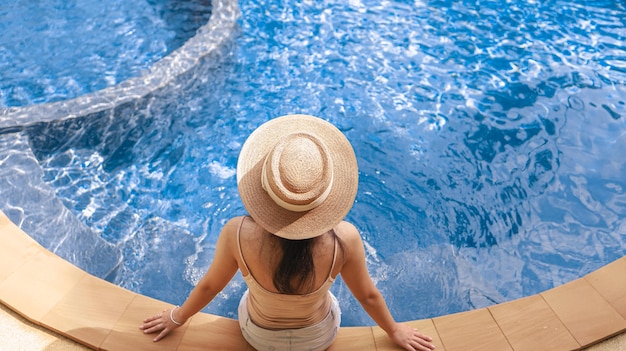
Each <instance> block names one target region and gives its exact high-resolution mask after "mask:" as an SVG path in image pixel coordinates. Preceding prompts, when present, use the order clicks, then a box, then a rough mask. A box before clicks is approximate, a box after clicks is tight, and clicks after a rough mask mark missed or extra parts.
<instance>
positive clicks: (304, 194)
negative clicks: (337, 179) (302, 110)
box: [263, 133, 333, 212]
mask: <svg viewBox="0 0 626 351" xmlns="http://www.w3.org/2000/svg"><path fill="white" fill-rule="evenodd" d="M263 173H264V175H263V186H264V188H265V190H266V191H267V192H268V194H269V195H270V196H271V197H272V199H273V200H274V202H276V203H277V204H278V205H280V206H281V207H283V208H286V209H288V210H291V211H296V212H302V211H307V210H310V209H313V208H315V207H317V206H318V205H319V204H320V203H322V202H323V201H324V200H325V198H326V197H327V196H328V193H329V192H330V188H331V187H332V179H333V167H332V158H331V155H330V152H329V151H328V148H327V147H326V146H325V145H324V143H323V142H322V141H321V140H320V139H319V138H317V137H316V136H314V135H312V134H308V133H293V134H289V135H286V136H285V137H283V138H282V139H281V140H279V141H278V143H277V144H276V145H275V146H274V148H273V149H272V151H271V152H270V153H269V154H268V156H267V159H266V161H265V165H264V171H263Z"/></svg>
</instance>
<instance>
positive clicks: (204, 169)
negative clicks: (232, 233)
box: [0, 1, 626, 325]
mask: <svg viewBox="0 0 626 351" xmlns="http://www.w3.org/2000/svg"><path fill="white" fill-rule="evenodd" d="M238 6H239V8H240V11H241V17H240V18H238V19H237V29H236V30H234V31H233V33H235V34H234V35H233V36H231V37H229V39H228V40H227V41H228V44H227V45H225V46H224V48H223V49H220V50H219V54H216V55H215V56H210V59H203V60H199V62H194V64H193V65H190V67H193V68H190V69H189V70H187V71H185V72H184V73H182V74H181V75H179V76H176V78H174V79H171V80H165V81H163V82H162V83H160V84H161V85H160V87H159V88H158V89H154V90H150V89H147V90H146V93H141V94H135V90H133V89H123V90H122V89H121V88H117V89H116V88H114V87H113V88H112V90H111V91H112V93H115V96H118V95H119V96H123V95H124V93H123V92H127V91H128V92H130V95H134V94H135V95H136V96H134V97H133V98H132V99H131V98H129V99H126V100H122V101H120V102H115V103H114V104H112V105H111V106H110V107H106V108H102V109H101V110H98V111H91V110H89V109H86V112H84V111H85V110H81V109H79V110H81V111H83V113H76V112H75V111H76V110H71V108H73V107H72V106H70V108H68V107H67V106H65V105H61V104H57V105H46V104H43V105H42V106H40V107H37V108H38V110H37V111H35V110H34V109H35V107H33V106H26V107H24V108H23V109H22V108H20V109H17V108H15V109H12V110H10V111H8V110H5V111H4V112H3V113H0V146H1V147H0V182H2V185H0V198H2V199H3V200H2V201H0V209H2V211H3V212H5V213H6V214H7V215H8V216H9V217H10V218H11V219H12V220H13V221H14V222H16V223H17V224H18V225H20V226H22V228H25V230H26V231H27V232H28V233H33V234H32V235H33V236H34V237H36V238H37V239H38V240H39V241H40V242H43V243H44V245H45V246H46V247H48V248H49V249H51V250H52V251H55V252H57V253H58V254H59V255H61V256H62V257H64V258H66V259H68V260H69V261H70V262H75V263H77V264H78V265H79V266H81V268H84V269H86V270H87V271H90V272H93V273H95V274H96V275H99V276H101V277H104V278H106V279H107V280H110V281H112V282H114V283H116V284H118V285H121V286H123V287H127V288H129V289H131V290H133V291H137V292H141V293H143V294H146V295H149V296H153V297H156V298H159V299H162V300H165V301H169V302H172V303H180V302H182V300H184V298H185V297H186V296H187V294H188V292H189V291H190V290H191V287H192V286H193V284H195V282H197V281H198V279H199V278H200V276H201V275H202V274H203V273H204V271H205V269H206V268H207V267H208V265H209V263H210V261H211V258H212V253H213V249H214V245H215V240H216V238H217V235H218V233H219V228H220V227H221V226H222V225H223V224H224V222H225V221H226V220H227V219H228V218H230V217H231V216H234V215H239V214H242V213H244V210H243V206H242V205H241V202H240V200H239V197H238V194H237V190H236V184H235V177H234V170H235V165H236V160H237V155H238V152H239V149H240V148H241V145H242V143H243V141H244V140H245V138H246V137H247V135H248V134H249V133H250V132H251V131H252V130H254V129H255V128H256V127H257V126H258V125H260V124H262V123H263V122H264V121H266V120H268V119H270V118H273V117H277V116H280V115H283V114H288V113H307V114H312V115H316V116H320V117H322V118H325V119H327V120H329V121H331V122H332V123H334V124H336V125H337V126H338V127H339V128H340V129H341V130H342V131H344V133H345V134H346V136H347V137H348V139H349V140H350V141H351V142H352V144H353V146H354V148H355V152H356V154H357V157H358V162H359V167H360V182H359V194H358V195H357V201H356V203H355V206H354V208H353V210H352V211H351V212H350V214H349V215H348V220H350V221H352V222H353V223H354V224H356V225H357V227H358V228H359V229H360V230H361V232H362V235H363V238H364V241H365V243H366V249H367V253H368V265H369V268H370V271H371V273H372V275H373V276H374V278H375V281H376V282H377V285H378V287H379V288H380V289H381V291H382V292H383V294H384V295H385V296H386V297H387V299H388V301H389V305H390V308H391V310H392V313H393V314H394V316H395V317H396V318H397V319H399V320H408V319H419V318H426V317H432V316H437V315H443V314H448V313H453V312H458V311H463V310H468V309H473V308H478V307H484V306H488V305H491V304H494V303H499V302H503V301H508V300H512V299H516V298H519V297H522V296H527V295H531V294H536V293H538V292H541V291H544V290H546V289H549V288H551V287H554V286H557V285H560V284H563V283H565V282H568V281H570V280H573V279H575V278H578V277H580V276H582V275H584V274H587V273H589V272H591V271H593V270H595V269H597V268H599V267H601V266H603V265H604V264H607V263H609V262H612V261H614V260H615V259H617V258H619V257H622V256H624V254H625V253H626V181H625V179H626V162H625V161H624V159H623V157H621V156H620V155H621V152H622V150H626V122H625V118H626V106H625V101H626V87H625V82H626V63H625V58H626V46H625V45H624V44H623V43H624V39H625V38H626V30H624V28H625V27H624V24H625V23H624V20H623V18H626V16H624V15H625V14H626V10H625V9H624V8H623V5H621V4H620V3H619V2H610V1H604V2H600V1H592V2H582V1H578V2H573V3H572V2H562V1H549V2H542V3H535V2H512V3H507V6H503V4H498V3H490V4H483V3H481V2H476V1H462V2H451V1H434V2H419V1H418V2H401V1H395V2H386V3H379V2H367V1H350V2H333V1H326V2H307V1H304V2H286V3H285V2H274V1H257V2H251V1H240V2H239V4H238ZM215 9H216V7H215V6H213V13H215ZM189 52H193V50H190V51H189ZM165 60H167V57H166V59H165ZM191 61H193V60H190V62H191ZM160 62H161V61H159V62H157V63H156V64H155V65H156V66H158V65H160V64H161V65H162V63H160ZM176 62H177V61H176ZM173 66H174V67H176V66H177V65H176V64H174V65H173ZM162 67H165V66H164V65H163V66H162ZM157 68H158V67H157ZM161 72H168V70H167V69H165V68H163V70H162V71H161ZM139 85H140V84H139V80H137V81H135V82H133V86H139ZM95 95H97V94H95ZM95 98H97V96H96V97H95ZM108 100H111V99H108ZM80 104H81V106H92V105H93V104H89V101H88V100H85V101H84V102H81V103H80ZM50 106H53V107H57V110H59V111H61V112H57V117H56V118H50V119H43V120H32V119H29V118H31V117H27V115H28V116H31V115H36V114H37V113H42V112H41V111H46V109H48V108H52V107H50ZM63 108H68V109H69V110H71V111H70V112H69V113H63V112H62V111H63ZM89 108H91V107H89ZM23 111H35V112H36V113H23ZM15 114H19V116H20V117H18V118H15V119H14V120H18V121H19V120H24V121H28V122H24V123H12V122H11V121H8V120H10V119H11V116H14V115H15ZM42 114H43V113H42ZM68 116H69V117H71V118H67V117H68ZM16 189H23V190H16ZM41 207H43V208H45V209H46V211H42V212H38V211H35V210H33V209H34V208H41ZM51 224H52V225H51ZM85 233H88V234H85ZM85 254H86V255H85ZM164 286H167V289H164V288H163V287H164ZM244 289H245V286H244V284H243V280H242V279H241V278H240V277H238V278H237V279H235V281H234V282H233V283H231V284H230V285H229V286H228V288H227V289H226V290H225V291H224V293H222V294H220V296H218V298H217V300H216V301H215V302H214V303H212V304H211V305H210V306H209V307H208V308H207V311H208V312H211V313H215V314H220V315H225V316H229V317H233V316H234V315H235V310H236V304H237V303H238V300H239V296H240V295H241V293H242V292H243V290H244ZM333 292H334V293H335V295H336V296H338V298H339V299H340V300H342V301H343V303H344V306H345V308H344V314H343V320H344V322H343V323H344V324H345V325H363V324H371V323H370V321H369V320H368V317H367V316H366V315H365V312H363V311H362V310H361V308H360V306H359V305H358V303H356V301H354V300H352V299H351V297H350V294H349V292H348V291H347V289H346V287H345V285H343V283H342V282H341V281H339V282H338V283H337V284H336V285H335V286H334V287H333Z"/></svg>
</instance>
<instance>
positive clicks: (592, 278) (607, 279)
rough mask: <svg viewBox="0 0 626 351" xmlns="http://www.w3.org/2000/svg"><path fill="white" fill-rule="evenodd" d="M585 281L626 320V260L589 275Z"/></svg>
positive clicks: (623, 259) (620, 260)
mask: <svg viewBox="0 0 626 351" xmlns="http://www.w3.org/2000/svg"><path fill="white" fill-rule="evenodd" d="M620 278H621V279H620ZM585 279H586V280H587V281H588V282H589V283H590V284H591V285H592V286H593V287H594V288H595V289H596V290H597V291H598V292H599V293H600V295H602V297H604V299H606V300H607V301H608V302H609V303H610V304H611V306H613V308H615V310H616V311H617V312H618V313H619V314H620V315H621V316H622V317H623V318H626V258H621V259H619V260H616V261H614V262H612V263H610V264H608V265H606V266H604V267H602V268H600V269H598V270H597V271H595V272H593V273H590V274H588V275H587V276H586V277H585Z"/></svg>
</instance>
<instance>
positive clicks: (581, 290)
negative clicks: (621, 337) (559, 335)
mask: <svg viewBox="0 0 626 351" xmlns="http://www.w3.org/2000/svg"><path fill="white" fill-rule="evenodd" d="M541 295H542V296H543V298H544V299H545V300H546V302H547V303H548V305H550V307H551V308H552V310H553V311H554V312H555V313H556V315H557V316H558V317H559V319H560V320H561V321H562V322H563V324H565V326H566V327H567V329H569V331H570V333H571V334H572V335H573V336H574V338H575V339H576V341H578V343H579V344H580V345H581V346H587V345H589V344H592V343H594V342H596V341H598V340H600V339H604V338H606V337H608V336H610V335H613V334H616V333H617V332H619V331H621V330H624V329H626V320H624V318H622V316H620V314H619V313H617V311H615V309H614V308H613V307H612V306H611V305H610V304H609V303H608V302H607V301H606V300H605V299H604V298H603V297H602V296H601V295H600V294H599V293H598V292H597V291H596V290H595V289H594V288H593V286H591V284H589V282H587V280H585V279H584V278H581V279H577V280H574V281H572V282H569V283H567V284H564V285H562V286H559V287H556V288H554V289H551V290H548V291H545V292H543V293H541Z"/></svg>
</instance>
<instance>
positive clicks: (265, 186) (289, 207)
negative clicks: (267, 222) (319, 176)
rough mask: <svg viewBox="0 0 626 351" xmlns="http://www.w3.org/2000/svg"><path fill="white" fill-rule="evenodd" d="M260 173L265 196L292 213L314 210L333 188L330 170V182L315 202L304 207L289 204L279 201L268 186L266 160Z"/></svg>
mask: <svg viewBox="0 0 626 351" xmlns="http://www.w3.org/2000/svg"><path fill="white" fill-rule="evenodd" d="M261 173H262V175H261V186H263V189H265V191H266V192H267V194H268V195H269V196H270V197H271V198H272V200H274V202H275V203H276V204H277V205H278V206H280V207H282V208H284V209H285V210H289V211H292V212H304V211H309V210H312V209H314V208H316V207H317V206H319V205H321V204H322V202H324V201H325V200H326V198H327V197H328V195H329V194H330V190H331V189H332V187H333V179H334V175H333V173H332V169H331V174H330V182H328V186H327V187H326V190H324V192H323V193H321V194H320V196H318V197H317V198H316V199H315V200H313V201H311V202H309V203H308V204H304V205H298V204H292V203H289V202H287V201H285V200H283V199H281V198H280V197H279V196H278V195H277V194H276V193H275V192H274V190H273V189H272V187H271V186H270V185H269V180H268V179H267V158H266V159H265V162H263V171H262V172H261Z"/></svg>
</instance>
